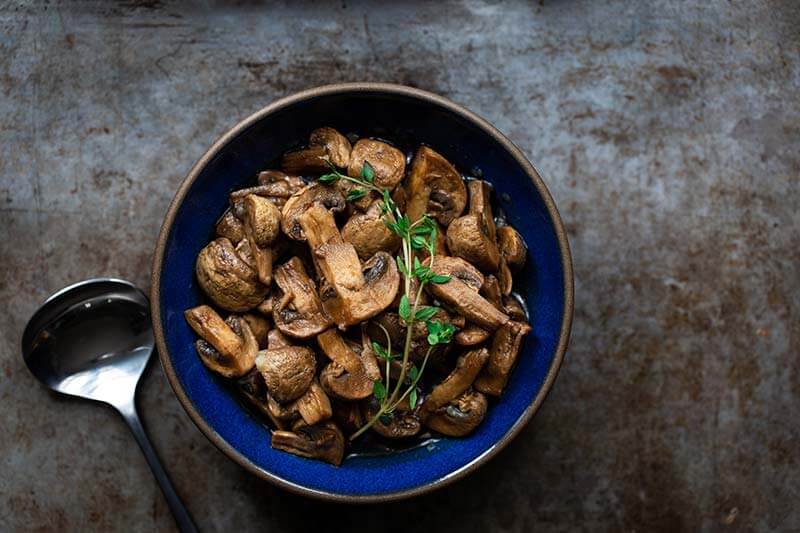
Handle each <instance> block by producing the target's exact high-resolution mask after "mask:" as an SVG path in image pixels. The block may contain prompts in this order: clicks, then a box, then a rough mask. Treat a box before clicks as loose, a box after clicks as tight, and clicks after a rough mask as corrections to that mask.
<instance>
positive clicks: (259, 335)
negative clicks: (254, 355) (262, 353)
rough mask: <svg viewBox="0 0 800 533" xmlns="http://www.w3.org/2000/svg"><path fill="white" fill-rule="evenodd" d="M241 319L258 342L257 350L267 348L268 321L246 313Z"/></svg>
mask: <svg viewBox="0 0 800 533" xmlns="http://www.w3.org/2000/svg"><path fill="white" fill-rule="evenodd" d="M242 318H243V319H244V320H245V322H247V325H248V326H250V331H252V332H253V335H254V336H255V338H256V341H257V342H258V347H259V348H266V346H267V332H268V331H269V320H267V319H266V318H264V317H263V316H260V315H256V314H253V313H247V314H246V315H242Z"/></svg>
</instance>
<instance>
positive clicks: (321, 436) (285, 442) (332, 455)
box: [272, 422, 344, 466]
mask: <svg viewBox="0 0 800 533" xmlns="http://www.w3.org/2000/svg"><path fill="white" fill-rule="evenodd" d="M272 447H273V448H275V449H277V450H283V451H285V452H289V453H293V454H295V455H299V456H301V457H308V458H311V459H321V460H323V461H325V462H327V463H331V464H332V465H336V466H339V465H340V464H342V459H343V458H344V435H342V432H341V430H340V429H339V428H338V427H336V424H334V423H333V422H325V423H324V424H317V425H314V426H302V427H298V428H296V429H295V430H294V431H273V432H272Z"/></svg>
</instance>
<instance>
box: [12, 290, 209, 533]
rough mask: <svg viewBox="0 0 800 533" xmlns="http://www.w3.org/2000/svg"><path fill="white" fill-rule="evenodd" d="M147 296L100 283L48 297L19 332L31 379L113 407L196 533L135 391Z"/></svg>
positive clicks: (147, 337)
mask: <svg viewBox="0 0 800 533" xmlns="http://www.w3.org/2000/svg"><path fill="white" fill-rule="evenodd" d="M149 305H150V304H149V302H148V300H147V296H145V294H144V293H143V292H142V291H140V290H139V289H138V288H136V286H134V285H133V284H131V283H129V282H127V281H123V280H119V279H111V278H98V279H90V280H86V281H82V282H80V283H76V284H75V285H70V286H69V287H66V288H65V289H62V290H60V291H58V292H57V293H55V294H54V295H52V296H51V297H50V298H48V299H47V300H46V301H45V302H44V304H42V307H40V308H39V310H38V311H36V313H34V315H33V316H32V317H31V319H30V320H29V321H28V325H27V326H26V327H25V331H24V332H23V334H22V356H23V358H24V359H25V364H27V365H28V368H29V369H30V371H31V373H32V374H33V375H34V376H35V377H36V378H37V379H38V380H39V381H41V382H42V383H44V384H45V385H46V386H47V387H49V388H50V389H52V390H55V391H58V392H60V393H63V394H69V395H71V396H78V397H80V398H86V399H89V400H95V401H98V402H103V403H106V404H109V405H111V406H113V407H114V408H115V409H116V410H117V411H119V413H120V414H121V415H122V417H123V418H124V419H125V422H126V423H127V424H128V427H129V428H130V430H131V432H132V433H133V436H134V437H135V438H136V441H137V442H138V443H139V447H140V448H141V449H142V452H143V453H144V456H145V458H146V459H147V462H148V464H149V465H150V469H151V470H152V471H153V475H154V476H155V478H156V481H158V484H159V486H160V487H161V490H162V492H163V493H164V497H165V498H166V500H167V504H168V505H169V507H170V510H171V511H172V514H173V516H174V517H175V521H176V522H177V524H178V528H179V529H180V530H181V531H187V532H193V531H197V528H196V527H195V525H194V523H193V522H192V519H191V517H190V516H189V513H188V512H187V511H186V508H185V507H184V506H183V503H181V501H180V498H178V495H177V493H176V492H175V489H174V488H173V486H172V482H171V481H170V479H169V476H168V475H167V473H166V471H165V470H164V468H163V466H161V462H160V461H159V459H158V455H156V452H155V450H154V449H153V446H152V445H151V444H150V441H149V439H148V438H147V434H146V433H145V431H144V427H143V426H142V423H141V421H140V420H139V413H138V412H137V410H136V387H137V385H138V383H139V378H140V377H141V376H142V373H143V372H144V369H145V368H146V367H147V362H148V361H149V360H150V355H151V354H152V353H153V344H154V341H153V329H152V326H151V324H150V310H149Z"/></svg>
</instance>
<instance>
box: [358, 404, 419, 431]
mask: <svg viewBox="0 0 800 533" xmlns="http://www.w3.org/2000/svg"><path fill="white" fill-rule="evenodd" d="M361 405H362V409H363V411H364V418H366V419H367V420H371V419H372V418H373V417H374V416H375V415H376V414H377V412H378V409H379V408H380V405H379V404H378V401H377V400H376V399H375V398H374V397H372V398H370V399H368V400H364V401H363V402H362V403H361ZM407 407H408V406H407V405H406V406H399V407H398V408H397V409H396V410H395V411H394V413H392V416H390V417H387V418H384V419H378V420H377V421H376V422H375V424H373V426H372V428H371V429H372V430H373V431H375V432H376V433H378V434H379V435H382V436H384V437H386V438H389V439H406V438H409V437H413V436H414V435H416V434H417V433H419V432H420V430H421V429H422V422H421V421H420V417H419V415H418V414H417V412H415V411H412V410H408V409H407Z"/></svg>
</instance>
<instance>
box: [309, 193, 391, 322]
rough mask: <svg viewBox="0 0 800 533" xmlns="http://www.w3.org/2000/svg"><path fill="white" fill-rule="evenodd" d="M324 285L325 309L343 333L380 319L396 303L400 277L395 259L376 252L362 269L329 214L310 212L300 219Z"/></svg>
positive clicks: (353, 250) (320, 210) (313, 208)
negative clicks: (374, 317)
mask: <svg viewBox="0 0 800 533" xmlns="http://www.w3.org/2000/svg"><path fill="white" fill-rule="evenodd" d="M299 221H300V224H301V225H302V227H303V231H304V232H305V233H306V235H307V237H308V244H309V246H310V247H311V249H312V252H313V255H314V259H315V260H316V262H317V266H318V267H319V270H320V273H321V275H322V277H323V278H324V279H325V284H324V285H323V286H322V289H321V290H320V298H321V300H322V306H323V308H324V309H325V311H327V313H328V314H329V315H330V316H331V318H333V320H334V322H336V324H337V325H338V326H339V328H340V329H345V328H347V327H348V326H352V325H354V324H358V323H360V322H362V321H364V320H368V319H370V318H372V317H373V316H375V315H377V314H378V313H380V312H381V311H383V310H384V309H386V308H387V307H388V306H389V305H391V303H392V300H394V297H395V294H396V293H397V289H398V286H399V284H400V276H399V274H398V272H397V266H396V264H395V262H394V259H393V258H392V256H390V255H389V254H387V253H386V252H377V253H376V254H375V255H374V256H372V258H371V259H370V260H369V261H367V262H366V263H364V265H363V266H362V265H361V263H360V262H359V260H358V254H357V253H356V249H355V247H354V246H353V245H352V244H350V243H347V242H344V241H343V240H342V239H341V235H339V230H338V229H337V228H336V223H335V222H334V220H333V217H332V216H331V215H330V213H329V212H326V210H325V209H321V208H320V207H312V208H309V209H308V210H307V211H306V212H305V213H303V214H302V215H301V216H300V218H299Z"/></svg>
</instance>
